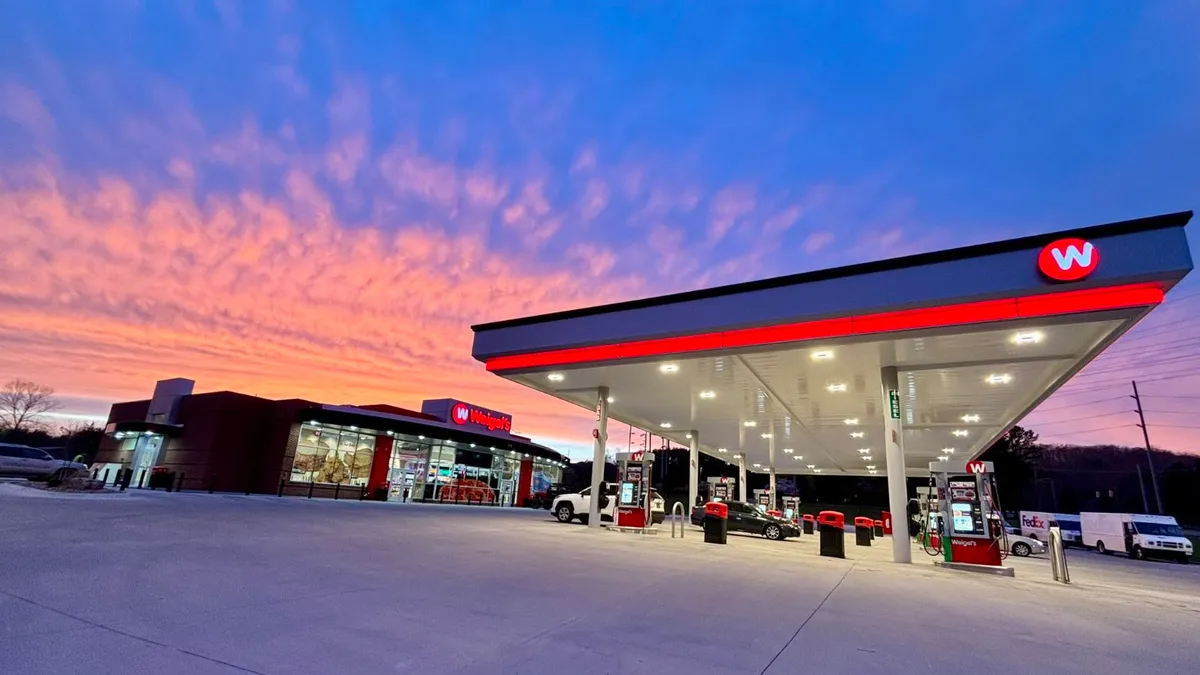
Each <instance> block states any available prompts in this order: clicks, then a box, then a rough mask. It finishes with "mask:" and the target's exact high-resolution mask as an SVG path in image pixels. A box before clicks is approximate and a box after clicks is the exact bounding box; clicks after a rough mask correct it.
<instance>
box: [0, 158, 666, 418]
mask: <svg viewBox="0 0 1200 675" xmlns="http://www.w3.org/2000/svg"><path fill="white" fill-rule="evenodd" d="M37 175H41V176H42V177H43V180H42V181H41V182H38V183H34V178H36V176H37ZM33 177H34V178H31V180H30V181H28V182H29V183H31V185H30V187H27V188H24V189H14V190H7V191H3V192H0V221H2V222H4V223H5V226H4V227H3V228H0V288H3V290H4V292H3V293H2V294H0V313H3V316H4V317H5V321H4V322H0V340H2V341H3V343H4V344H6V345H8V346H9V348H7V349H4V350H0V372H6V373H12V374H14V375H20V376H23V377H31V378H34V379H37V380H39V381H41V382H44V383H46V384H49V385H51V386H54V387H55V388H56V389H58V390H59V392H61V393H62V394H63V395H66V396H75V395H83V396H101V397H110V398H112V399H126V398H132V397H142V396H145V395H146V394H147V393H148V388H149V387H150V386H151V384H152V381H153V380H154V379H156V378H159V377H165V376H176V375H184V376H189V377H194V378H196V379H197V380H198V381H199V382H200V384H201V387H202V388H205V389H219V388H229V389H234V390H240V391H246V392H252V393H255V394H258V395H261V396H279V397H283V396H301V397H309V398H313V399H316V400H324V401H333V402H342V401H351V402H375V401H391V402H395V403H397V404H412V403H414V402H416V401H419V400H420V399H421V398H424V397H430V396H436V395H455V396H459V397H462V398H465V399H468V400H474V401H476V402H478V403H480V404H482V405H489V406H491V407H495V408H499V409H503V410H507V411H512V412H514V413H515V414H520V415H522V417H523V419H522V423H521V427H522V429H524V430H526V431H528V432H530V433H536V434H539V435H541V436H552V437H565V438H569V437H571V436H572V435H573V434H574V433H576V432H578V433H580V434H582V435H584V436H586V429H584V428H583V427H584V426H586V420H585V419H584V418H585V417H586V415H584V414H582V413H579V412H578V411H574V410H573V409H572V408H571V407H570V406H567V405H565V404H557V403H555V402H553V401H551V400H549V399H547V398H546V397H543V396H538V395H536V394H533V393H531V392H526V391H524V390H523V389H521V388H520V387H515V386H513V385H511V384H509V383H507V382H504V381H503V380H500V379H499V378H495V377H493V376H491V375H489V374H487V373H486V372H485V371H484V370H483V369H482V368H481V367H480V366H479V365H478V364H477V363H475V362H474V361H473V360H472V359H471V358H470V348H471V332H470V330H469V328H468V326H469V325H471V324H472V323H475V322H479V321H487V320H493V319H502V318H509V317H513V316H521V315H526V314H532V313H539V312H545V311H551V310H556V309H565V308H569V307H574V306H582V305H588V304H592V303H596V302H606V301H612V300H617V299H621V298H625V297H629V296H630V295H632V294H634V293H638V292H641V291H642V290H643V289H642V288H641V286H640V282H639V281H637V280H636V279H605V278H603V277H600V276H585V275H580V274H578V272H577V270H575V269H573V268H572V267H571V266H568V265H564V266H562V267H560V268H554V267H549V268H547V267H545V266H529V265H525V264H523V263H522V262H521V261H520V260H515V259H512V258H511V256H509V255H500V254H497V253H493V252H491V251H489V250H488V249H487V248H486V245H485V243H484V240H483V239H482V238H481V237H478V236H453V235H449V234H447V233H445V232H444V231H442V230H441V229H440V228H435V227H405V228H402V229H400V230H398V231H390V230H384V229H380V228H377V227H372V226H365V227H357V228H355V229H353V230H350V229H346V228H345V226H344V225H343V224H342V223H340V222H338V221H337V219H336V218H335V217H334V216H333V215H332V214H331V213H330V212H329V211H328V208H327V207H328V198H327V197H326V196H325V195H324V194H323V193H322V192H321V190H320V189H319V187H317V186H316V185H315V184H314V183H313V182H312V181H311V179H309V178H308V177H307V176H306V174H305V173H304V172H303V171H299V170H293V171H292V172H290V173H289V175H288V178H287V192H288V197H287V199H286V200H282V201H281V200H272V199H268V198H266V197H264V196H262V195H259V194H257V193H254V192H252V191H245V192H243V193H242V194H240V195H238V196H236V197H234V196H210V197H209V198H207V199H206V201H205V202H204V203H202V204H201V203H197V202H195V201H194V200H193V198H192V197H191V196H190V195H188V194H186V193H184V192H178V191H170V190H166V191H158V192H154V193H151V194H148V195H145V196H144V197H142V198H139V197H138V194H137V193H136V192H135V191H134V190H133V189H132V187H131V186H130V185H129V184H128V183H126V182H124V181H122V180H120V179H115V178H103V179H101V180H98V181H76V180H73V179H71V178H70V177H66V176H61V175H54V174H51V173H49V172H47V171H45V170H44V169H41V170H39V172H37V173H35V174H33ZM537 194H538V191H537V190H536V189H532V190H531V191H530V193H529V194H526V195H525V197H526V198H527V199H528V202H529V208H531V209H533V210H535V211H536V210H537V209H538V208H540V207H538V206H537V204H538V199H537V198H536V195H537ZM296 213H303V214H306V215H304V216H303V217H298V216H297V215H295V214H296ZM310 213H311V214H315V216H314V217H309V216H308V215H307V214H310ZM574 254H575V256H576V258H577V259H579V258H582V259H586V261H587V264H588V266H589V271H590V272H591V273H592V274H593V275H602V274H605V273H606V272H608V271H609V270H611V265H612V264H613V262H614V257H613V255H612V254H611V252H608V251H606V250H604V249H602V248H598V247H593V248H590V249H588V248H584V247H581V248H578V249H576V250H575V251H574ZM447 383H452V384H447ZM447 387H449V389H447ZM575 419H578V420H580V422H579V428H578V429H575V428H574V426H573V425H574V424H575V422H563V420H575Z"/></svg>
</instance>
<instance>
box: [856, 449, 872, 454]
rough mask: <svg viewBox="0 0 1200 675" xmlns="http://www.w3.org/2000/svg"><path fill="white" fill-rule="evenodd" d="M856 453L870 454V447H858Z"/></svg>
mask: <svg viewBox="0 0 1200 675" xmlns="http://www.w3.org/2000/svg"><path fill="white" fill-rule="evenodd" d="M858 454H860V455H869V454H871V449H870V448H859V449H858Z"/></svg>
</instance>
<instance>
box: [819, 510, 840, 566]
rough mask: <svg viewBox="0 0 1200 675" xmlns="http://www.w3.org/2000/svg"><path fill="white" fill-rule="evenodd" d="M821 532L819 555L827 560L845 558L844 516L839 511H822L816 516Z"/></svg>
mask: <svg viewBox="0 0 1200 675" xmlns="http://www.w3.org/2000/svg"><path fill="white" fill-rule="evenodd" d="M817 526H818V528H819V529H820V531H821V555H823V556H826V557H829V558H845V557H846V515H845V514H844V513H842V512H841V511H822V512H820V513H818V514H817Z"/></svg>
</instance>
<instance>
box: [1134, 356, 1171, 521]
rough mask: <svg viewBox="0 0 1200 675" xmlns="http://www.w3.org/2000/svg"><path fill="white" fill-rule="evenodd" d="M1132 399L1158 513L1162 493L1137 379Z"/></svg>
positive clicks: (1160, 512)
mask: <svg viewBox="0 0 1200 675" xmlns="http://www.w3.org/2000/svg"><path fill="white" fill-rule="evenodd" d="M1132 398H1133V400H1134V401H1136V402H1137V414H1138V420H1139V421H1140V422H1141V423H1140V424H1138V426H1139V427H1141V428H1142V439H1143V440H1144V441H1146V464H1147V465H1148V466H1149V468H1150V485H1151V486H1152V487H1153V488H1154V503H1155V504H1156V505H1157V506H1158V513H1159V514H1160V515H1161V514H1162V512H1163V505H1162V495H1160V494H1159V493H1158V476H1157V475H1156V474H1155V473H1154V458H1153V457H1152V456H1151V455H1150V432H1149V431H1147V430H1146V414H1145V413H1144V412H1142V398H1141V396H1139V395H1138V388H1137V380H1134V381H1133V396H1132Z"/></svg>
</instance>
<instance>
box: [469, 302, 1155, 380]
mask: <svg viewBox="0 0 1200 675" xmlns="http://www.w3.org/2000/svg"><path fill="white" fill-rule="evenodd" d="M1163 297H1164V292H1163V289H1162V287H1161V286H1159V285H1158V284H1153V283H1147V284H1129V285H1125V286H1109V287H1107V288H1095V289H1089V290H1082V291H1063V292H1059V293H1046V294H1044V295H1030V296H1025V297H1019V298H1005V299H1003V300H984V301H982V302H968V303H961V304H957V305H943V306H940V307H923V308H921V309H906V310H901V311H898V312H882V313H879V314H863V315H860V316H851V317H845V318H840V319H821V320H817V321H801V322H798V323H787V324H780V325H777V326H761V327H757V328H741V329H737V330H728V331H721V332H717V333H701V334H699V335H685V336H680V337H670V338H658V339H653V340H638V341H636V342H621V343H617V344H609V345H596V346H592V347H573V348H571V349H557V350H553V351H546V352H533V353H530V354H514V355H512V356H497V357H493V358H490V359H488V360H487V369H488V370H490V371H493V372H496V371H502V370H516V369H525V368H544V367H547V366H565V365H574V364H580V363H593V362H597V361H617V360H622V359H634V358H645V357H653V356H667V355H677V354H689V353H695V352H706V351H713V350H717V349H737V348H744V347H758V346H762V345H770V344H779V343H784V342H805V341H808V340H828V339H832V338H842V337H851V336H856V335H875V334H879V333H894V332H900V331H907V330H921V329H928V328H946V327H949V326H967V325H972V324H980V323H991V322H994V321H1011V320H1014V319H1036V318H1044V317H1049V316H1062V315H1066V314H1082V313H1085V312H1100V311H1104V310H1111V309H1128V308H1131V307H1145V306H1149V305H1157V304H1159V303H1161V302H1162V301H1163Z"/></svg>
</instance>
